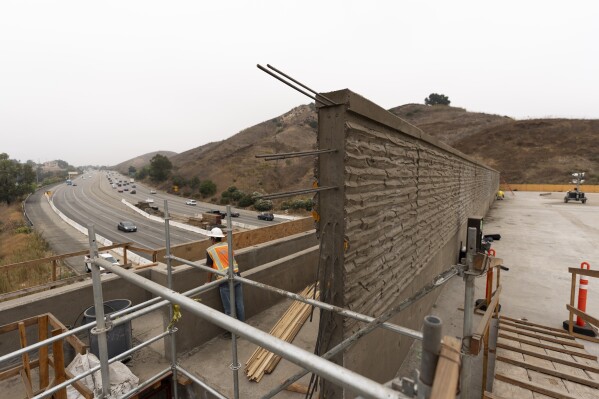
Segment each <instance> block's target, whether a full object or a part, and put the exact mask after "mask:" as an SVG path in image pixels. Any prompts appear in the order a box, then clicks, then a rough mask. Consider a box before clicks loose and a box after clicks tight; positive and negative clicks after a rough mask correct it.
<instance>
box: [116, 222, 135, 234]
mask: <svg viewBox="0 0 599 399" xmlns="http://www.w3.org/2000/svg"><path fill="white" fill-rule="evenodd" d="M117 227H118V229H119V230H123V231H124V232H130V231H137V226H136V225H134V224H133V222H119V224H118V225H117Z"/></svg>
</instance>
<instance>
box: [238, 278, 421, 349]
mask: <svg viewBox="0 0 599 399" xmlns="http://www.w3.org/2000/svg"><path fill="white" fill-rule="evenodd" d="M235 280H237V281H240V282H242V283H244V284H247V285H252V286H254V287H257V288H261V289H264V290H267V291H271V292H276V293H277V294H280V295H282V296H285V297H287V298H290V299H294V300H296V301H300V302H303V303H307V304H309V305H312V306H315V307H317V308H320V309H323V310H328V311H331V312H335V313H338V314H340V315H341V316H345V317H349V318H351V319H355V320H358V321H362V322H365V323H370V322H372V321H374V317H370V316H366V315H363V314H361V313H357V312H354V311H352V310H348V309H343V308H341V307H339V306H335V305H331V304H329V303H325V302H322V301H318V300H316V299H311V298H304V297H303V296H301V295H299V294H295V293H293V292H289V291H285V290H282V289H280V288H277V287H272V286H270V285H266V284H264V283H259V282H257V281H253V280H249V279H247V278H244V277H239V276H236V277H235ZM381 327H382V328H384V329H386V330H389V331H393V332H395V333H398V334H401V335H405V336H407V337H410V338H414V339H417V340H422V333H421V332H420V331H416V330H412V329H410V328H407V327H402V326H398V325H397V324H393V323H388V322H384V323H382V324H381Z"/></svg>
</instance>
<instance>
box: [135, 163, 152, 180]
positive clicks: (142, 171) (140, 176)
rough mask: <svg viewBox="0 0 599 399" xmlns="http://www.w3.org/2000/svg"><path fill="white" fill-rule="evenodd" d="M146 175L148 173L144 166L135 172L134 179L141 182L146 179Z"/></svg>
mask: <svg viewBox="0 0 599 399" xmlns="http://www.w3.org/2000/svg"><path fill="white" fill-rule="evenodd" d="M148 173H149V168H148V167H147V166H144V167H143V168H141V169H140V170H138V171H137V173H136V174H135V178H136V179H138V180H143V179H145V178H146V177H148Z"/></svg>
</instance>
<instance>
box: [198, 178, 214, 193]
mask: <svg viewBox="0 0 599 399" xmlns="http://www.w3.org/2000/svg"><path fill="white" fill-rule="evenodd" d="M200 193H202V195H203V196H204V197H209V196H211V195H214V194H216V184H214V182H213V181H212V180H204V181H203V182H201V183H200Z"/></svg>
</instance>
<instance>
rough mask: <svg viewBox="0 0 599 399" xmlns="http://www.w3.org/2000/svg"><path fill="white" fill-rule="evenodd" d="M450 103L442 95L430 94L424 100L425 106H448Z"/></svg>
mask: <svg viewBox="0 0 599 399" xmlns="http://www.w3.org/2000/svg"><path fill="white" fill-rule="evenodd" d="M450 103H451V101H449V98H448V97H447V96H446V95H444V94H437V93H431V94H429V96H428V97H427V98H425V99H424V104H426V105H449V104H450Z"/></svg>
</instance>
